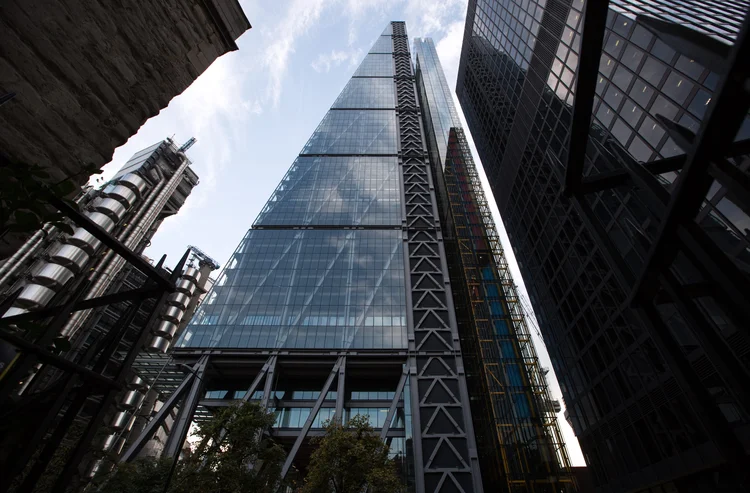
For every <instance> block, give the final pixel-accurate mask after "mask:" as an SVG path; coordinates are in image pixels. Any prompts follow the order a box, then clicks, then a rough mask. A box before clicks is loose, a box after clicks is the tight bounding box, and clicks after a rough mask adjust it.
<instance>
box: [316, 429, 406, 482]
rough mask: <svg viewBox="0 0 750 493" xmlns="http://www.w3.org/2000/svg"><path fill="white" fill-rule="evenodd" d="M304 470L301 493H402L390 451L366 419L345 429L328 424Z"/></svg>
mask: <svg viewBox="0 0 750 493" xmlns="http://www.w3.org/2000/svg"><path fill="white" fill-rule="evenodd" d="M312 443H313V444H314V445H315V446H316V447H317V448H316V449H315V451H314V452H313V453H312V457H311V459H310V465H309V466H308V469H307V476H306V477H305V484H304V486H303V488H302V491H303V492H304V493H362V492H363V491H365V488H366V489H367V492H368V493H400V492H403V491H405V489H404V486H403V484H402V482H401V479H400V478H399V476H398V472H397V469H396V464H395V462H394V461H393V460H392V459H389V458H388V452H389V448H388V446H387V445H385V444H384V443H383V442H382V441H381V440H380V438H379V437H378V436H377V435H376V434H375V432H374V431H373V429H372V427H371V426H370V424H369V420H368V418H367V416H361V415H357V416H354V417H353V418H351V419H350V420H349V421H348V422H347V423H346V424H345V425H342V424H341V423H339V422H338V421H335V420H334V421H331V422H329V423H328V425H327V426H326V432H325V435H324V436H322V437H320V438H317V437H316V438H314V439H313V440H312Z"/></svg>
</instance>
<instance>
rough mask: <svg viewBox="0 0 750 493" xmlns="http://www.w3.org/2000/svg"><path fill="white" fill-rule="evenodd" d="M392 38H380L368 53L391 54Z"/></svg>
mask: <svg viewBox="0 0 750 493" xmlns="http://www.w3.org/2000/svg"><path fill="white" fill-rule="evenodd" d="M392 52H393V38H391V37H390V36H380V37H379V38H378V40H377V41H375V44H373V45H372V48H370V53H392Z"/></svg>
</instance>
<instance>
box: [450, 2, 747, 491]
mask: <svg viewBox="0 0 750 493" xmlns="http://www.w3.org/2000/svg"><path fill="white" fill-rule="evenodd" d="M611 4H612V5H611V8H609V9H608V8H607V2H588V5H587V6H586V9H585V16H584V2H583V1H582V0H575V1H572V2H571V1H553V2H538V3H537V2H533V1H532V2H521V1H513V0H508V1H487V0H472V1H470V3H469V9H468V15H467V21H466V31H465V34H464V44H463V48H462V55H461V67H460V70H459V79H458V87H457V92H458V96H459V100H460V101H461V104H462V107H463V109H464V112H465V115H466V118H467V121H468V123H469V128H470V129H471V131H472V135H473V137H474V140H475V142H476V144H477V148H478V151H479V154H480V156H481V158H482V163H483V164H484V166H485V169H486V171H487V176H488V178H489V181H490V184H491V186H492V189H493V192H494V196H495V198H496V200H497V202H498V207H499V209H500V212H501V214H502V216H503V220H504V222H505V226H506V228H507V230H508V234H509V236H510V239H511V243H512V244H513V248H514V251H515V253H516V257H517V258H518V260H519V264H520V266H521V271H522V273H523V276H524V279H525V281H526V285H527V287H528V288H529V293H530V296H531V298H532V303H533V304H534V308H535V311H536V313H537V315H538V318H539V321H540V325H541V328H542V331H543V334H544V337H545V340H546V342H547V347H548V348H550V356H551V358H552V361H553V366H554V368H555V371H556V373H557V376H558V378H559V381H560V386H561V388H562V391H563V396H564V398H565V401H566V405H567V409H568V413H569V416H570V421H571V424H572V425H573V428H574V430H575V432H576V434H577V435H578V437H579V440H580V443H581V448H582V449H583V452H584V455H585V457H586V461H587V463H588V465H589V466H590V469H591V472H592V476H593V478H594V482H595V484H596V486H597V488H598V491H602V492H618V491H691V492H692V491H706V492H708V491H721V490H722V488H724V490H725V491H742V490H743V488H746V487H747V485H746V484H744V485H743V481H744V479H743V478H744V477H745V476H746V473H745V472H744V470H743V467H744V466H743V465H742V464H744V463H746V461H747V455H746V452H745V450H747V449H748V443H747V439H746V437H745V435H744V431H743V430H744V429H745V427H746V426H747V424H748V422H750V419H749V418H748V411H749V410H750V407H749V406H748V405H749V404H750V401H749V399H750V393H749V392H748V386H747V382H748V370H749V369H750V368H749V366H750V365H748V363H747V362H748V355H749V354H750V350H749V349H748V348H750V338H748V334H747V330H746V329H745V328H746V327H748V326H749V325H748V317H747V311H746V307H743V304H744V301H743V300H742V298H743V296H746V295H744V294H743V293H747V292H748V287H747V277H746V272H747V265H748V263H747V259H748V253H750V251H749V250H748V248H749V247H750V241H749V240H748V229H747V225H748V224H750V222H748V219H747V218H748V215H747V214H748V207H747V203H746V198H743V197H747V194H748V186H747V181H746V175H743V173H746V169H747V166H748V162H747V159H746V158H744V157H743V155H745V154H747V152H748V148H747V142H746V141H745V140H744V139H747V138H748V137H750V120H748V118H747V111H748V104H747V103H748V101H747V89H746V88H744V89H742V88H741V87H740V86H738V85H736V84H737V82H736V81H738V80H745V79H744V77H746V75H742V74H746V73H747V47H746V44H747V41H746V34H745V31H746V30H747V25H746V24H747V22H745V25H744V27H742V26H743V24H742V22H741V20H740V19H741V18H742V17H743V16H745V15H746V12H747V7H748V4H747V2H721V3H718V2H697V1H694V2H690V1H689V2H679V4H677V3H675V4H674V5H673V3H672V2H660V1H657V2H637V1H629V0H628V1H625V0H623V1H617V2H614V1H613V2H611ZM584 18H585V23H584V22H583V20H584ZM582 35H583V39H582ZM732 43H734V45H733V46H731V44H732ZM725 74H730V75H728V76H727V75H725ZM695 163H698V164H695ZM708 163H712V164H711V165H710V166H709V165H708ZM717 163H718V164H717ZM718 168H721V170H722V171H718ZM696 180H697V182H698V183H700V185H699V186H691V185H690V184H691V183H696ZM649 488H650V489H649Z"/></svg>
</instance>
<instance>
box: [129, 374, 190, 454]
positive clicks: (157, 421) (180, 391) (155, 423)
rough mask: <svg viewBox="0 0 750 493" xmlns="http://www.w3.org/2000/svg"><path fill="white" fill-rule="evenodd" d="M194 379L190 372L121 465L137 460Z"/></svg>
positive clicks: (132, 444)
mask: <svg viewBox="0 0 750 493" xmlns="http://www.w3.org/2000/svg"><path fill="white" fill-rule="evenodd" d="M198 365H200V362H198V363H196V365H195V366H194V367H193V369H194V370H197V369H198ZM194 379H195V374H194V373H192V372H188V374H187V375H185V378H184V379H183V380H182V383H180V385H179V386H178V387H177V389H175V391H174V392H172V395H170V396H169V399H167V401H166V402H165V403H164V404H163V405H162V406H161V409H159V411H158V412H157V413H156V414H155V415H154V417H153V418H151V421H149V422H148V424H147V425H146V427H145V428H143V431H141V433H140V435H138V437H137V438H136V439H135V440H134V441H133V442H132V443H131V444H130V447H128V449H127V450H126V451H125V453H124V454H122V457H120V462H121V463H122V462H130V461H132V460H133V459H135V458H136V456H137V455H138V453H140V451H141V450H142V449H143V447H144V446H145V445H146V443H147V442H148V441H149V440H150V439H151V437H152V436H153V435H154V433H156V430H157V429H158V428H159V427H160V426H161V425H162V423H164V420H165V419H167V416H169V413H170V412H171V411H172V409H173V408H174V407H175V405H176V404H177V403H178V402H179V401H180V399H181V398H182V396H183V394H184V393H185V392H187V390H188V389H189V388H190V387H191V385H192V383H193V380H194Z"/></svg>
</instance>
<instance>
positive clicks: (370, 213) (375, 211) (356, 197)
mask: <svg viewBox="0 0 750 493" xmlns="http://www.w3.org/2000/svg"><path fill="white" fill-rule="evenodd" d="M398 175H399V169H398V159H397V158H396V157H394V156H315V157H313V156H300V157H298V158H297V159H296V160H295V162H294V164H293V165H292V167H291V168H290V169H289V171H288V172H287V174H286V176H285V177H284V179H283V180H282V181H281V183H280V184H279V186H278V187H277V189H276V191H275V192H274V193H273V195H272V196H271V199H270V200H269V201H268V203H267V204H266V206H265V207H264V208H263V210H262V211H261V213H260V215H259V216H258V218H257V220H256V221H255V225H256V226H263V225H277V226H280V225H291V226H294V225H296V226H300V225H305V226H309V225H320V226H324V225H331V226H334V225H336V226H362V225H368V226H377V225H380V226H389V225H390V226H398V225H400V224H401V199H400V196H401V191H400V189H399V179H398Z"/></svg>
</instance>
